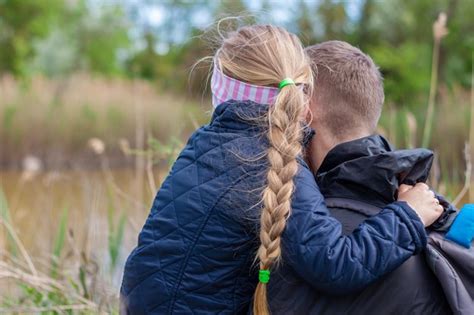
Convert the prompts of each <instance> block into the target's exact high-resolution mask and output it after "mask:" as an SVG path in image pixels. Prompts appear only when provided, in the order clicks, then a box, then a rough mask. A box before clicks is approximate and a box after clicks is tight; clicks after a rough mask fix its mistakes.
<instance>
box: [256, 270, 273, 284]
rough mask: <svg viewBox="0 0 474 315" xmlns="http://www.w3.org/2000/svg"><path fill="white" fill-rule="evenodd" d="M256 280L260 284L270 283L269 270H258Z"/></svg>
mask: <svg viewBox="0 0 474 315" xmlns="http://www.w3.org/2000/svg"><path fill="white" fill-rule="evenodd" d="M258 280H259V281H260V282H261V283H268V281H270V270H260V271H259V272H258Z"/></svg>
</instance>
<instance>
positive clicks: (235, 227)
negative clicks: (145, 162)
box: [121, 101, 426, 314]
mask: <svg viewBox="0 0 474 315" xmlns="http://www.w3.org/2000/svg"><path fill="white" fill-rule="evenodd" d="M267 109H268V108H267V107H266V106H263V105H258V104H255V103H252V102H243V103H237V102H234V101H229V102H227V103H224V104H221V105H220V106H218V107H217V109H216V110H215V112H214V115H213V117H212V121H211V123H210V124H209V125H206V126H204V127H201V128H200V129H199V130H197V131H196V132H195V133H194V134H193V135H192V137H191V138H190V139H189V141H188V143H187V145H186V147H185V148H184V150H183V151H182V152H181V154H180V155H179V157H178V159H177V160H176V162H175V164H174V166H173V168H172V170H171V172H170V174H169V176H168V177H167V178H166V180H165V181H164V182H163V185H162V187H161V188H160V190H159V192H158V194H157V196H156V198H155V200H154V203H153V207H152V209H151V212H150V214H149V217H148V219H147V221H146V223H145V226H144V227H143V230H142V231H141V233H140V236H139V240H138V246H137V247H136V248H135V249H134V250H133V252H132V253H131V254H130V256H129V258H128V260H127V263H126V266H125V273H124V278H123V283H122V289H121V299H122V312H123V313H127V314H209V313H211V314H212V313H214V314H239V313H246V312H247V311H248V309H249V305H250V302H251V299H252V296H253V292H254V289H255V286H256V282H257V269H256V268H255V263H254V257H255V253H256V249H257V247H258V243H259V242H258V217H259V211H260V208H261V205H260V204H259V201H260V193H261V189H262V187H263V186H264V185H265V181H264V180H265V174H266V171H267V162H266V159H265V156H264V155H263V154H262V153H263V152H264V151H265V148H266V146H267V142H266V140H265V130H264V129H262V127H259V126H258V125H257V123H256V118H258V117H260V116H261V115H262V114H263V113H264V111H266V110H267ZM295 183H296V189H295V193H294V195H293V201H292V214H291V216H290V217H289V219H288V222H287V226H286V229H285V232H284V234H283V238H282V240H283V244H282V246H283V249H282V253H283V263H284V264H285V265H287V266H290V267H291V268H292V269H293V270H294V271H295V272H296V273H297V274H299V275H300V276H301V277H303V278H304V279H306V280H307V281H308V282H310V283H311V284H312V285H313V286H314V287H315V288H316V289H318V290H322V291H326V292H332V293H338V294H344V293H347V292H350V291H353V290H356V289H358V288H360V287H362V286H365V285H367V284H368V283H370V282H372V281H374V280H375V279H377V278H379V277H380V276H381V275H382V274H384V273H386V272H389V271H391V270H393V269H394V268H396V267H398V266H399V265H400V264H401V263H403V262H404V261H405V260H406V259H408V258H409V257H410V256H411V255H413V254H414V253H416V252H418V251H420V250H421V249H422V248H423V247H424V246H425V244H426V235H425V230H424V227H423V224H422V223H421V221H420V220H419V219H418V217H417V216H416V214H415V213H414V212H413V210H412V209H410V208H409V207H408V205H407V204H406V203H403V202H396V203H392V204H390V205H388V206H387V207H386V208H385V209H384V210H383V211H381V213H380V214H379V215H377V216H374V217H372V218H370V219H368V220H367V221H366V223H365V224H362V225H361V226H360V227H359V228H358V229H357V230H356V231H354V233H352V234H351V235H349V236H343V235H342V231H341V225H340V223H339V222H338V221H337V220H335V219H334V218H332V217H330V216H329V215H328V210H327V208H326V206H325V204H324V199H323V197H322V195H321V193H320V192H319V189H318V187H317V185H316V183H315V180H314V178H313V175H312V173H311V171H310V170H309V169H308V167H307V165H306V164H305V163H304V162H303V161H301V166H300V170H299V172H298V174H297V176H296V178H295Z"/></svg>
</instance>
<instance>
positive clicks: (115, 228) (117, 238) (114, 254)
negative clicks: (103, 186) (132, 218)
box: [108, 201, 127, 272]
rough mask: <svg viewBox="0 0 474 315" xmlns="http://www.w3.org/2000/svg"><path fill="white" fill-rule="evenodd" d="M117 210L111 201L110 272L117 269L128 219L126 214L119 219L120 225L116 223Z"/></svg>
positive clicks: (109, 220)
mask: <svg viewBox="0 0 474 315" xmlns="http://www.w3.org/2000/svg"><path fill="white" fill-rule="evenodd" d="M115 217H116V210H115V207H114V205H113V203H112V201H109V208H108V224H109V233H108V235H109V247H108V248H109V256H110V271H111V272H113V271H114V270H115V268H116V267H117V262H118V257H119V254H120V249H121V248H122V243H123V237H124V235H125V224H126V222H127V217H126V215H125V213H122V214H121V215H120V217H119V220H118V223H116V222H115Z"/></svg>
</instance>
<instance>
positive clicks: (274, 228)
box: [216, 25, 313, 315]
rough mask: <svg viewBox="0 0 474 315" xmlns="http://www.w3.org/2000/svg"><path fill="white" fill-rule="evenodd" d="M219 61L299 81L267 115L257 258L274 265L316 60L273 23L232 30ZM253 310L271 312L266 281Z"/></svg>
mask: <svg viewBox="0 0 474 315" xmlns="http://www.w3.org/2000/svg"><path fill="white" fill-rule="evenodd" d="M216 62H217V63H218V66H219V67H220V69H221V70H222V71H223V72H224V73H225V74H227V75H228V76H231V77H233V78H235V79H238V80H241V81H244V82H248V83H251V84H255V85H261V86H275V87H278V85H279V83H280V82H281V81H282V80H283V79H285V78H291V79H293V81H294V82H295V83H296V85H289V86H286V87H284V88H283V89H282V90H281V91H280V93H279V94H278V96H277V98H276V100H275V103H274V104H273V105H271V106H270V108H269V112H268V117H267V118H268V119H267V121H268V135H267V138H268V141H269V147H268V150H267V159H268V162H269V169H268V172H267V184H266V187H265V188H264V190H263V195H262V204H263V209H262V212H261V216H260V242H261V243H260V247H259V249H258V253H257V259H258V260H259V262H260V269H261V270H270V269H272V267H274V266H275V264H276V263H278V261H279V260H280V258H281V235H282V233H283V231H284V229H285V225H286V220H287V218H288V216H289V215H290V212H291V197H292V194H293V191H294V182H293V180H294V177H295V175H296V173H297V171H298V162H297V157H298V155H300V154H301V151H302V146H301V141H302V132H301V129H302V121H303V120H304V117H305V114H307V109H308V97H307V93H305V91H304V89H303V87H306V88H311V87H312V80H313V76H312V72H311V67H310V63H309V60H308V58H307V56H306V54H305V52H304V49H303V47H302V45H301V42H300V40H299V39H298V37H297V36H296V35H294V34H291V33H289V32H287V31H286V30H284V29H283V28H279V27H275V26H272V25H254V26H246V27H241V28H240V29H238V30H237V31H236V32H233V33H230V35H229V36H228V37H227V38H226V39H224V41H223V44H222V46H221V48H220V49H219V50H218V52H217V53H216ZM302 86H303V87H302ZM253 312H254V314H257V315H260V314H269V309H268V304H267V289H266V284H265V283H262V282H259V283H258V285H257V288H256V291H255V295H254V305H253Z"/></svg>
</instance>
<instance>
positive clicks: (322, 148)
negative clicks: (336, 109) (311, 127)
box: [307, 128, 370, 173]
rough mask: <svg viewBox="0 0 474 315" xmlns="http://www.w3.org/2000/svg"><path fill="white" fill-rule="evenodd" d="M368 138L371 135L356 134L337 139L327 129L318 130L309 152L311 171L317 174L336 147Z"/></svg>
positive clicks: (308, 158) (364, 133)
mask: <svg viewBox="0 0 474 315" xmlns="http://www.w3.org/2000/svg"><path fill="white" fill-rule="evenodd" d="M367 136H370V134H369V133H366V132H354V133H353V134H352V135H351V136H350V137H347V138H345V139H337V138H336V137H335V136H334V135H333V134H331V133H330V132H328V131H326V130H325V129H321V128H320V129H316V135H315V136H314V137H313V139H312V140H311V143H310V144H309V146H308V152H307V153H308V154H307V160H308V162H309V164H310V167H311V170H312V171H313V173H316V172H317V171H318V169H319V168H320V167H321V164H322V163H323V161H324V159H325V158H326V155H327V154H328V153H329V151H331V150H332V149H333V148H334V147H335V146H336V145H338V144H340V143H344V142H348V141H352V140H355V139H359V138H363V137H367Z"/></svg>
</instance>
